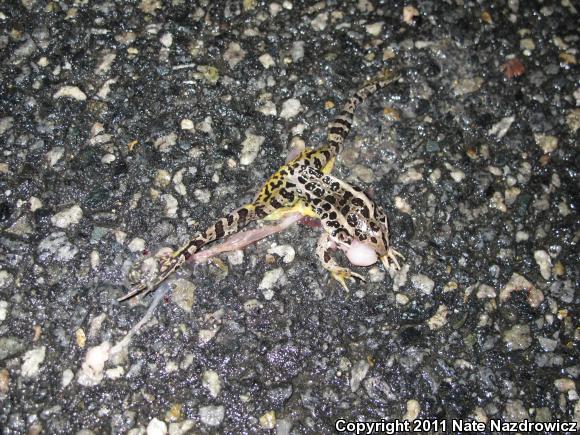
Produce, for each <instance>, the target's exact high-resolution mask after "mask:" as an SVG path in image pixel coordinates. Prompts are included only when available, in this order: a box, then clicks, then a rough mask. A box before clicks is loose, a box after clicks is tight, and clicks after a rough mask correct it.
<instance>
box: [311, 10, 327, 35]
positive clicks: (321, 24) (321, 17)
mask: <svg viewBox="0 0 580 435" xmlns="http://www.w3.org/2000/svg"><path fill="white" fill-rule="evenodd" d="M327 23H328V12H321V13H319V14H318V15H317V16H316V17H315V18H314V19H313V20H312V21H311V22H310V24H311V25H312V28H313V29H314V30H318V31H322V30H324V29H326V25H327Z"/></svg>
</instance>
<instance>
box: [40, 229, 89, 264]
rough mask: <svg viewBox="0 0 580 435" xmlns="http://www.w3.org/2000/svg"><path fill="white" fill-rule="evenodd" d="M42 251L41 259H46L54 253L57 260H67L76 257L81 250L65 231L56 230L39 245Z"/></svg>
mask: <svg viewBox="0 0 580 435" xmlns="http://www.w3.org/2000/svg"><path fill="white" fill-rule="evenodd" d="M38 250H39V251H40V252H41V255H40V259H41V260H45V259H46V258H47V257H48V256H50V255H53V256H54V259H55V260H56V261H63V262H67V261H70V260H72V259H73V258H74V256H75V255H76V254H77V253H78V252H79V250H78V249H77V248H76V247H75V246H74V245H72V244H71V243H70V242H69V241H68V240H67V238H66V234H65V233H63V232H56V233H52V234H49V235H48V236H46V237H45V238H44V239H43V240H42V241H41V242H40V244H39V245H38Z"/></svg>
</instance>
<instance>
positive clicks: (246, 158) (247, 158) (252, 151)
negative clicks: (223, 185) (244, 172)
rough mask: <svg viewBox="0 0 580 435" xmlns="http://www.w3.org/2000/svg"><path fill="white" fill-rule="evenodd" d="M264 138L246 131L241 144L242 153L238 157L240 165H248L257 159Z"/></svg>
mask: <svg viewBox="0 0 580 435" xmlns="http://www.w3.org/2000/svg"><path fill="white" fill-rule="evenodd" d="M265 140H266V138H265V137H264V136H258V135H255V134H252V133H249V132H248V131H246V138H245V139H244V141H243V142H242V153H241V156H240V164H241V165H250V164H252V162H253V161H254V160H255V159H256V157H258V153H259V152H260V148H261V146H262V144H263V143H264V141H265Z"/></svg>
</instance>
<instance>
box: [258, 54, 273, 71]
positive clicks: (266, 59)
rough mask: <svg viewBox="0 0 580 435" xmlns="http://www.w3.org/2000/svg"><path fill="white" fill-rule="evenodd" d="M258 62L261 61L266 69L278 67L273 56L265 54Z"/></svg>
mask: <svg viewBox="0 0 580 435" xmlns="http://www.w3.org/2000/svg"><path fill="white" fill-rule="evenodd" d="M258 60H259V61H260V63H261V64H262V66H263V67H264V68H266V69H268V68H270V67H272V66H274V65H276V61H275V60H274V58H273V57H272V56H270V55H269V54H268V53H265V54H263V55H261V56H260V57H259V58H258Z"/></svg>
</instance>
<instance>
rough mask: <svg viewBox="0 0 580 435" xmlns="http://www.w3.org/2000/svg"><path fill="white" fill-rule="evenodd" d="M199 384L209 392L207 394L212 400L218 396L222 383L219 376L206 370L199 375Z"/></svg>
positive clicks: (212, 371)
mask: <svg viewBox="0 0 580 435" xmlns="http://www.w3.org/2000/svg"><path fill="white" fill-rule="evenodd" d="M201 384H202V385H203V386H204V387H205V388H207V389H208V390H209V394H210V395H211V397H213V398H214V399H215V398H216V397H217V396H218V395H219V394H220V391H221V389H222V383H221V381H220V378H219V375H218V374H217V372H215V371H214V370H206V371H204V372H203V374H202V375H201Z"/></svg>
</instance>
